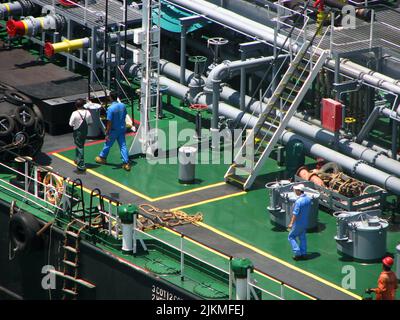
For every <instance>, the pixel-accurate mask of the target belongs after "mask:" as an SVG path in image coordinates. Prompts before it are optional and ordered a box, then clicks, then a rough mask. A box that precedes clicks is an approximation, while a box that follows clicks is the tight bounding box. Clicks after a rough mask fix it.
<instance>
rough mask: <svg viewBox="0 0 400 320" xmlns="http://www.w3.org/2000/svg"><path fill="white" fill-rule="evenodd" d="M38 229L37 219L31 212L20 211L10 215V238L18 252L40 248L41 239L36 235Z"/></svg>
mask: <svg viewBox="0 0 400 320" xmlns="http://www.w3.org/2000/svg"><path fill="white" fill-rule="evenodd" d="M39 230H40V224H39V221H38V220H37V219H36V218H35V217H34V216H32V215H31V214H27V213H21V212H20V213H16V214H14V215H13V216H12V217H11V220H10V228H9V236H10V240H11V241H12V243H13V244H14V246H15V247H16V248H17V249H18V251H20V252H26V253H27V252H32V251H34V250H37V249H39V248H40V245H41V239H40V238H39V237H38V236H37V235H36V233H37V232H38V231H39Z"/></svg>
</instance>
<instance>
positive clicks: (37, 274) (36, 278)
mask: <svg viewBox="0 0 400 320" xmlns="http://www.w3.org/2000/svg"><path fill="white" fill-rule="evenodd" d="M9 211H10V204H8V203H6V202H4V201H2V200H0V270H1V272H0V299H28V300H29V299H35V300H47V299H61V298H62V291H61V288H62V280H63V279H62V278H61V277H60V276H57V277H56V286H55V288H54V289H44V288H43V286H42V282H44V283H45V284H46V283H49V282H46V279H45V277H46V275H48V273H47V272H44V273H42V271H44V270H43V268H44V267H45V266H47V265H50V266H54V267H55V269H56V270H60V269H59V268H60V267H59V266H60V264H61V261H62V252H63V249H62V246H63V240H64V234H63V231H62V230H61V229H59V228H57V227H52V228H51V231H47V232H46V233H45V234H44V235H43V236H42V238H43V241H42V243H41V247H40V248H39V249H38V250H36V251H34V252H30V253H24V252H20V253H19V252H16V254H15V256H14V257H13V255H14V253H13V252H11V253H10V247H9V243H10V241H9V219H10V218H9ZM40 223H41V224H42V225H44V222H43V221H40ZM11 251H12V250H11ZM10 256H11V258H12V259H10ZM79 275H80V276H79V277H80V278H81V279H84V280H85V281H87V282H89V283H91V284H93V285H94V286H95V287H94V288H87V287H85V286H80V287H79V296H78V299H96V300H98V299H118V300H127V299H136V300H179V299H199V297H197V296H195V295H193V294H191V293H189V292H186V291H184V290H182V289H180V288H178V287H175V286H173V285H172V284H169V283H167V282H166V281H164V280H163V279H160V278H158V277H157V276H156V275H154V274H152V273H149V272H147V271H146V270H143V269H141V268H140V267H138V266H135V265H133V264H132V263H130V262H128V261H126V260H124V259H121V258H119V257H117V256H114V255H112V254H110V253H108V252H105V251H102V250H100V249H98V248H97V247H95V246H93V245H92V244H90V243H88V242H86V241H85V240H82V241H81V243H80V267H79Z"/></svg>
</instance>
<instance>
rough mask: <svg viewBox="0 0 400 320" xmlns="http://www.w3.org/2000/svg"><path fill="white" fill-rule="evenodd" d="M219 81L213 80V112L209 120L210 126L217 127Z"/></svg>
mask: <svg viewBox="0 0 400 320" xmlns="http://www.w3.org/2000/svg"><path fill="white" fill-rule="evenodd" d="M219 84H220V81H218V80H213V97H212V104H213V114H212V121H211V128H212V129H218V112H219V111H218V107H219V95H220V92H219V88H220V86H219Z"/></svg>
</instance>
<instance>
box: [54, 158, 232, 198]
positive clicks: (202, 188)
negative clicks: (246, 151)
mask: <svg viewBox="0 0 400 320" xmlns="http://www.w3.org/2000/svg"><path fill="white" fill-rule="evenodd" d="M52 155H54V156H56V157H57V158H59V159H61V160H63V161H65V162H68V163H69V164H71V165H73V166H76V165H75V163H74V161H72V160H71V159H69V158H67V157H65V156H63V155H61V154H59V153H53V154H52ZM86 171H87V172H88V173H91V174H93V175H94V176H96V177H98V178H100V179H103V180H105V181H107V182H109V183H111V184H113V185H115V186H117V187H119V188H121V189H123V190H125V191H128V192H130V193H132V194H134V195H137V196H139V197H141V198H143V199H145V200H146V201H150V202H155V201H159V200H163V199H168V198H174V197H177V196H180V195H185V194H190V193H193V192H197V191H201V190H206V189H210V188H215V187H218V186H221V185H224V184H225V182H218V183H214V184H210V185H208V186H204V187H199V188H195V189H191V190H186V191H182V192H177V193H172V194H169V195H166V196H161V197H157V198H152V197H149V196H146V195H145V194H143V193H140V192H139V191H136V190H134V189H132V188H129V187H127V186H125V185H123V184H121V183H119V182H117V181H115V180H113V179H111V178H109V177H107V176H105V175H103V174H101V173H98V172H96V171H94V170H92V169H87V170H86Z"/></svg>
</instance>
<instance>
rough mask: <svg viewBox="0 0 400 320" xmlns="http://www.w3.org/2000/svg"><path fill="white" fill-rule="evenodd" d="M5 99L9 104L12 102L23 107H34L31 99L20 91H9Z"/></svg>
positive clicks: (5, 94)
mask: <svg viewBox="0 0 400 320" xmlns="http://www.w3.org/2000/svg"><path fill="white" fill-rule="evenodd" d="M4 99H6V100H7V101H8V102H11V103H12V104H15V105H17V106H22V105H23V104H25V105H29V106H30V105H32V100H31V98H29V97H28V96H26V95H24V94H22V93H21V92H18V91H12V90H7V91H6V92H5V93H4Z"/></svg>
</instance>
